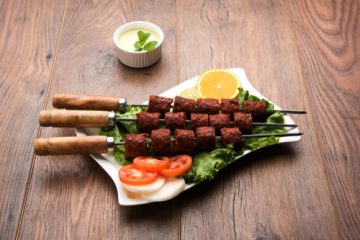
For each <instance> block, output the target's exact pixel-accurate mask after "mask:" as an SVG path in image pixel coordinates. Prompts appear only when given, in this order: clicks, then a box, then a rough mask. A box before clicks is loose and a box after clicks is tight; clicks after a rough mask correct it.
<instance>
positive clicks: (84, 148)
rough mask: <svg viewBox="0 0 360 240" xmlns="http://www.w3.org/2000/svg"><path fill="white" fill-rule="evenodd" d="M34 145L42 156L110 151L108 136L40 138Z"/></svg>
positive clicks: (36, 151) (37, 152) (36, 152)
mask: <svg viewBox="0 0 360 240" xmlns="http://www.w3.org/2000/svg"><path fill="white" fill-rule="evenodd" d="M34 147H35V154H37V155H40V156H46V155H71V154H99V153H107V152H108V142H107V137H106V136H89V137H56V138H38V139H35V143H34Z"/></svg>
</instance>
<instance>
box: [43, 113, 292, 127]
mask: <svg viewBox="0 0 360 240" xmlns="http://www.w3.org/2000/svg"><path fill="white" fill-rule="evenodd" d="M136 121H137V119H136V118H119V117H116V115H115V112H107V111H86V110H45V111H41V112H40V115H39V123H40V125H41V126H43V127H79V128H87V127H111V126H114V124H115V122H136ZM159 121H160V122H161V123H163V122H165V119H159ZM186 123H191V120H186ZM230 124H233V122H230ZM252 125H253V126H268V127H297V125H296V124H283V123H266V122H252Z"/></svg>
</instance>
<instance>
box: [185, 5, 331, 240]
mask: <svg viewBox="0 0 360 240" xmlns="http://www.w3.org/2000/svg"><path fill="white" fill-rule="evenodd" d="M190 6H191V7H190ZM238 6H241V8H239V7H238ZM189 9H191V11H189ZM182 16H183V17H182ZM290 20H291V19H290V16H289V14H288V8H287V4H286V2H285V1H273V2H264V1H241V2H238V1H237V2H234V1H222V2H221V3H220V4H219V3H218V2H212V1H205V2H203V3H201V2H198V1H193V2H189V1H188V2H186V4H181V5H180V26H181V27H180V32H181V33H182V34H181V35H180V42H181V43H185V42H186V44H183V45H181V44H180V72H181V75H180V79H186V78H187V77H190V76H193V75H196V74H197V73H198V72H202V71H205V70H206V69H207V68H209V67H210V68H211V67H223V68H229V67H233V66H242V67H243V68H244V69H246V71H247V74H248V77H249V79H250V81H251V82H252V83H253V85H254V86H255V88H257V89H259V90H260V92H261V93H262V94H264V95H265V96H267V97H269V98H270V99H272V100H273V101H274V102H275V103H277V104H279V105H280V106H282V107H283V108H288V109H306V108H307V106H308V105H307V104H306V102H303V101H299V99H301V98H303V96H304V93H305V91H306V90H305V88H304V85H303V84H302V78H301V71H300V69H299V68H298V66H299V60H298V56H297V54H296V46H295V40H294V34H292V33H291V32H289V29H291V21H290ZM190 25H192V26H196V27H197V28H199V29H202V31H197V32H193V31H192V30H191V28H189V27H188V26H190ZM270 29H271V30H270ZM190 37H191V39H193V41H189V40H188V41H185V39H190ZM198 39H203V41H201V45H199V44H200V42H199V41H198ZM230 46H231V47H230ZM254 46H256V47H254ZM183 49H184V50H183ZM185 49H194V50H193V51H191V52H190V51H186V50H185ZM195 49H196V50H195ZM209 50H210V51H209ZM194 51H196V52H195V53H194ZM194 55H196V56H198V57H199V58H201V59H204V61H197V64H193V63H191V59H193V58H194ZM182 74H184V75H185V76H183V75H182ZM294 119H295V121H296V122H297V123H298V124H299V126H300V129H301V130H302V131H304V132H305V133H306V135H305V136H304V137H303V139H302V141H301V143H299V144H291V145H285V146H279V147H273V148H268V149H263V150H261V151H260V152H258V153H255V154H254V155H252V156H248V157H246V158H245V159H244V160H243V161H244V163H239V164H235V166H236V167H234V168H233V169H227V170H226V171H224V172H222V173H221V174H220V175H219V177H218V178H217V179H216V180H215V181H214V182H213V183H209V184H208V186H207V187H206V188H204V189H202V188H200V187H199V188H198V189H197V192H196V193H194V194H195V195H198V196H203V195H206V197H201V199H198V200H197V201H194V200H193V195H191V197H189V200H188V201H185V203H184V205H182V206H183V207H184V208H183V209H182V212H181V213H182V214H181V221H182V222H181V226H182V233H183V234H184V239H205V238H213V239H220V238H223V239H292V238H294V237H295V238H301V239H322V238H323V239H332V238H333V239H336V238H338V236H337V230H336V228H337V226H336V222H335V219H334V213H333V206H332V204H331V201H330V194H329V191H328V189H327V187H325V188H324V186H326V185H327V182H326V178H325V176H324V172H323V169H322V163H321V161H319V159H320V158H321V156H320V154H319V152H318V150H317V149H316V148H313V147H312V146H314V145H316V144H317V141H316V134H315V132H314V129H315V126H314V125H313V124H312V120H313V119H312V114H308V115H306V116H294ZM250 161H252V162H251V163H250ZM309 186H311V188H310V189H309ZM209 188H210V189H209ZM209 209H210V211H207V210H209ZM315 209H316V210H315ZM314 211H316V213H315V212H314ZM194 225H197V228H194V227H193V226H194ZM204 229H205V231H204Z"/></svg>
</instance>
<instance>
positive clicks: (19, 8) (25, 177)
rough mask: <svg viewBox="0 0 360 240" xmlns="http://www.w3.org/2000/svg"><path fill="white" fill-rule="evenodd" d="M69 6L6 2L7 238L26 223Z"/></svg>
mask: <svg viewBox="0 0 360 240" xmlns="http://www.w3.org/2000/svg"><path fill="white" fill-rule="evenodd" d="M63 7H64V4H63V2H62V1H57V0H54V1H46V2H43V3H40V2H39V1H18V0H14V1H1V2H0V28H1V31H0V49H1V53H0V73H1V74H0V96H1V101H0V108H1V111H0V119H1V120H0V132H1V151H0V175H1V179H2V183H1V184H0V216H1V220H0V238H1V239H13V238H15V235H16V229H17V228H19V226H20V218H21V215H22V207H23V204H24V203H25V199H26V197H27V189H28V184H29V181H30V180H31V172H32V162H33V146H32V143H33V141H34V138H35V137H36V136H37V135H38V133H39V128H38V123H37V118H38V113H39V111H40V110H41V109H42V108H43V105H44V100H45V96H46V90H47V86H48V82H49V79H50V78H51V71H52V67H53V64H54V56H55V54H56V43H57V39H58V37H59V30H60V26H61V17H62V15H63V10H64V9H63Z"/></svg>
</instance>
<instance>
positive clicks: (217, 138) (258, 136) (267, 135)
mask: <svg viewBox="0 0 360 240" xmlns="http://www.w3.org/2000/svg"><path fill="white" fill-rule="evenodd" d="M301 135H303V133H272V134H242V135H241V137H242V138H243V139H248V138H268V137H295V136H301ZM110 138H111V137H110ZM195 140H196V137H195ZM171 141H175V139H171ZM216 141H219V142H220V141H222V139H221V137H220V136H216ZM108 143H109V145H110V146H111V145H124V144H125V142H115V141H113V140H111V139H109V138H108ZM147 143H151V140H148V141H147Z"/></svg>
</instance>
